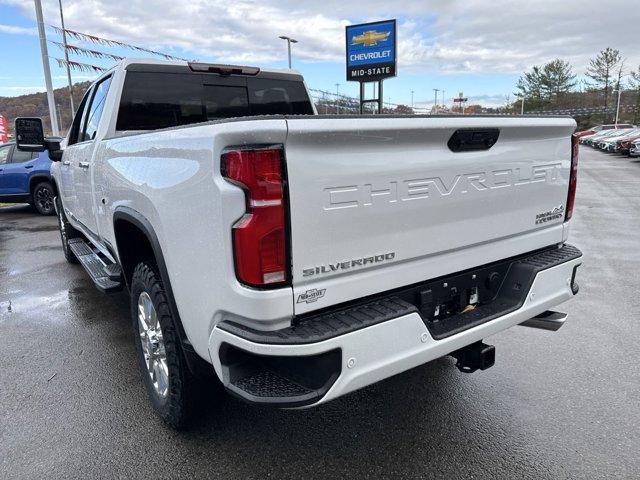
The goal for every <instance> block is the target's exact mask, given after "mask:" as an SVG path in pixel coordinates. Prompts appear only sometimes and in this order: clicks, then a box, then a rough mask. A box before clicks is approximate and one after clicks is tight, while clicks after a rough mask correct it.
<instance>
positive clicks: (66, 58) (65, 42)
mask: <svg viewBox="0 0 640 480" xmlns="http://www.w3.org/2000/svg"><path fill="white" fill-rule="evenodd" d="M58 4H59V5H60V25H62V44H63V45H64V59H65V61H66V62H67V80H68V81H69V105H71V118H73V117H74V115H75V114H76V109H75V108H74V106H73V91H72V86H71V67H69V52H67V32H66V31H65V28H64V15H63V14H62V0H58ZM60 123H62V122H60Z"/></svg>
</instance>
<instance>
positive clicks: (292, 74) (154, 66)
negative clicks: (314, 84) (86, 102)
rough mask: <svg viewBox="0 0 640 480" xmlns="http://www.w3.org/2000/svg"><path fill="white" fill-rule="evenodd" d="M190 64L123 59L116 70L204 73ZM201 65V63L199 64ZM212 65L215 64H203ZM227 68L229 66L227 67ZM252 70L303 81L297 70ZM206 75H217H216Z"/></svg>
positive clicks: (268, 75) (267, 75)
mask: <svg viewBox="0 0 640 480" xmlns="http://www.w3.org/2000/svg"><path fill="white" fill-rule="evenodd" d="M189 63H190V62H187V61H183V60H158V59H155V58H135V57H127V58H124V59H122V60H121V61H120V62H119V63H118V64H117V65H116V67H115V68H116V69H120V70H127V71H135V72H167V71H169V72H175V73H182V72H184V73H203V72H193V71H192V70H191V69H190V68H189ZM198 63H201V62H198ZM202 63H211V64H212V65H213V64H214V63H213V62H202ZM225 66H227V65H225ZM228 66H231V67H249V65H228ZM250 67H252V68H259V69H260V72H259V73H258V74H257V75H255V76H257V77H269V78H285V77H286V78H295V79H296V80H301V79H302V74H301V73H300V72H298V71H297V70H293V69H291V70H289V69H277V68H261V67H255V66H253V65H251V66H250ZM204 75H216V74H215V73H212V74H208V73H204Z"/></svg>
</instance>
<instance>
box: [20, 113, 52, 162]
mask: <svg viewBox="0 0 640 480" xmlns="http://www.w3.org/2000/svg"><path fill="white" fill-rule="evenodd" d="M60 142H62V138H61V137H45V136H44V129H43V127H42V120H41V119H39V118H29V117H21V118H16V147H17V148H18V150H21V151H23V152H44V151H45V150H47V151H48V152H49V158H50V159H51V160H52V161H53V162H59V161H60V160H62V149H61V148H60Z"/></svg>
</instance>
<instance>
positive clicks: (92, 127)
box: [83, 77, 111, 141]
mask: <svg viewBox="0 0 640 480" xmlns="http://www.w3.org/2000/svg"><path fill="white" fill-rule="evenodd" d="M110 84H111V77H107V78H105V79H104V80H102V81H101V82H100V83H98V84H97V85H96V87H95V92H94V94H93V100H91V106H90V107H89V114H88V116H87V123H86V126H85V128H84V135H83V138H84V140H83V141H87V140H93V139H94V138H96V132H97V131H98V125H100V118H102V111H103V110H104V102H105V100H106V99H107V92H108V91H109V85H110Z"/></svg>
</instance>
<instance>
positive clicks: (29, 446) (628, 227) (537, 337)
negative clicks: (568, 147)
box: [0, 148, 640, 479]
mask: <svg viewBox="0 0 640 480" xmlns="http://www.w3.org/2000/svg"><path fill="white" fill-rule="evenodd" d="M580 162H581V165H580V171H579V183H578V198H577V202H576V211H575V213H574V221H573V225H572V232H571V235H570V242H571V243H573V244H575V245H576V246H578V247H579V248H580V249H581V250H582V251H583V253H584V264H583V266H582V267H581V268H580V270H579V274H578V282H579V284H580V287H581V290H580V293H579V294H578V296H577V297H576V298H574V299H573V300H572V301H570V302H568V303H567V304H565V305H562V307H561V308H559V310H562V311H566V312H568V313H569V314H570V316H569V319H568V321H567V323H566V324H565V326H564V327H563V328H562V329H561V330H559V331H558V332H555V333H553V332H546V331H540V330H534V329H529V328H524V327H515V328H513V329H510V330H508V331H506V332H503V333H501V334H498V335H496V336H493V337H490V338H489V339H486V341H487V342H488V343H491V344H493V345H495V346H496V353H497V359H496V365H495V366H494V367H493V368H491V369H489V370H487V371H485V372H476V373H474V374H471V375H468V374H463V373H460V372H458V371H457V369H456V368H455V367H454V362H453V360H451V359H449V358H443V359H440V360H437V361H435V362H432V363H430V364H427V365H424V366H422V367H418V368H415V369H413V370H411V371H408V372H406V373H403V374H401V375H398V376H396V377H393V378H391V379H388V380H386V381H384V382H382V383H379V384H377V385H373V386H371V387H369V388H366V389H363V390H361V391H358V392H355V393H353V394H350V395H347V396H345V397H343V398H340V399H338V400H335V401H333V402H329V403H328V404H326V405H323V406H321V407H318V408H314V409H308V410H297V411H282V410H272V409H264V408H256V407H252V406H249V405H246V404H244V403H242V402H240V401H239V400H236V399H234V398H230V397H225V398H222V399H220V398H218V396H217V395H216V393H215V390H203V392H202V395H201V399H200V405H199V406H198V410H197V415H198V419H197V421H196V422H195V423H194V425H193V427H192V428H191V429H190V430H188V431H186V432H182V433H177V432H174V431H172V430H170V429H168V428H166V427H165V426H164V425H163V424H162V423H161V422H160V421H159V420H157V419H156V417H155V415H154V414H153V412H152V411H151V409H150V407H149V405H148V402H147V399H146V396H145V392H144V391H143V386H142V383H141V380H140V373H139V371H138V367H137V364H136V361H135V357H134V345H133V330H132V328H131V326H130V320H129V313H128V299H127V297H126V296H125V295H124V294H118V295H115V296H105V295H103V294H101V293H100V292H98V291H97V290H96V289H95V288H94V287H93V285H92V283H91V281H90V280H89V278H88V277H87V276H86V275H85V273H84V271H83V270H82V268H81V267H79V266H77V265H70V264H67V263H66V262H65V260H64V257H63V255H62V250H61V247H60V239H59V234H58V231H57V224H56V219H55V217H41V216H38V215H37V214H35V213H33V212H32V210H31V209H30V208H29V207H28V206H23V205H19V206H11V207H4V208H0V477H1V478H3V479H8V478H29V479H31V478H202V477H205V478H224V479H235V478H238V479H245V478H274V479H284V478H295V479H302V478H304V479H311V478H338V477H344V478H449V479H451V478H535V479H547V478H549V479H558V478H588V479H593V478H612V477H617V478H640V366H639V364H640V362H639V360H640V355H639V354H638V351H639V348H638V343H639V342H638V339H639V338H640V315H639V314H638V303H637V302H638V298H639V295H640V159H636V160H632V159H628V158H622V157H618V156H612V155H607V154H603V153H600V152H595V151H593V150H591V149H589V148H583V149H582V151H581V159H580Z"/></svg>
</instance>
